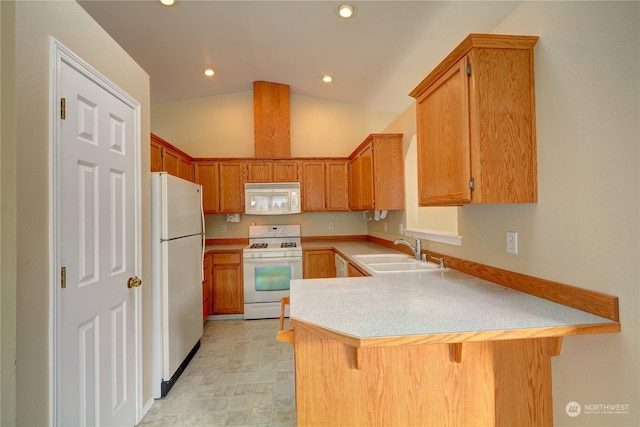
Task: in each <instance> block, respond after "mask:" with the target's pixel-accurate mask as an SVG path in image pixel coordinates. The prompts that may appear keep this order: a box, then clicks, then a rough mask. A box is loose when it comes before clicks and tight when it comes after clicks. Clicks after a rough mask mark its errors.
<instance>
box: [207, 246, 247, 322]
mask: <svg viewBox="0 0 640 427" xmlns="http://www.w3.org/2000/svg"><path fill="white" fill-rule="evenodd" d="M240 255H241V254H239V253H237V252H229V253H216V254H213V274H212V281H213V292H212V295H213V314H238V313H243V312H244V292H243V287H242V264H241V256H240Z"/></svg>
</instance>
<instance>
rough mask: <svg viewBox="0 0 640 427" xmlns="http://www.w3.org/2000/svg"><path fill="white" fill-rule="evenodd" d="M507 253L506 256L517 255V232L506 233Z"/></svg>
mask: <svg viewBox="0 0 640 427" xmlns="http://www.w3.org/2000/svg"><path fill="white" fill-rule="evenodd" d="M507 253H508V254H517V253H518V232H517V231H507Z"/></svg>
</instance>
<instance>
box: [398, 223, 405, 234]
mask: <svg viewBox="0 0 640 427" xmlns="http://www.w3.org/2000/svg"><path fill="white" fill-rule="evenodd" d="M398 234H404V226H403V225H402V224H400V225H399V226H398Z"/></svg>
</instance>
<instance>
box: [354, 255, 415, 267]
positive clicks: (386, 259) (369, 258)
mask: <svg viewBox="0 0 640 427" xmlns="http://www.w3.org/2000/svg"><path fill="white" fill-rule="evenodd" d="M353 257H354V258H355V259H356V260H358V261H360V262H361V263H363V264H367V265H369V264H379V263H398V262H411V260H412V259H413V257H411V256H409V255H405V254H366V255H354V256H353Z"/></svg>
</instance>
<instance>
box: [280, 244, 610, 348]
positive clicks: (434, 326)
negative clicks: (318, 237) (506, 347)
mask: <svg viewBox="0 0 640 427" xmlns="http://www.w3.org/2000/svg"><path fill="white" fill-rule="evenodd" d="M320 245H321V244H320V243H319V244H318V247H321V246H320ZM322 245H323V246H332V247H334V248H335V249H336V250H338V251H339V252H341V253H342V254H343V255H345V256H347V257H349V258H350V259H349V260H350V261H351V262H354V263H355V264H357V265H359V266H360V267H365V266H364V265H363V264H361V263H358V262H357V261H356V260H354V259H353V258H351V257H352V256H353V255H357V254H365V253H393V252H394V251H392V250H390V249H387V248H384V247H382V246H379V245H375V244H372V243H369V242H335V243H332V244H328V243H326V242H324V243H322ZM305 247H307V248H310V247H312V245H305V244H303V248H305ZM290 310H291V311H290V313H291V319H295V320H298V321H302V322H305V323H308V324H311V325H314V326H318V327H320V328H323V329H327V330H330V331H333V332H336V333H338V334H344V335H346V336H350V337H353V338H357V339H365V340H366V339H372V338H380V337H398V336H409V335H416V336H434V337H433V338H434V342H435V341H438V338H437V337H436V336H441V337H442V339H441V340H439V342H458V341H461V340H466V341H472V340H480V339H487V337H491V336H493V337H494V338H493V339H508V338H510V337H511V338H516V337H522V336H525V335H526V336H531V337H533V336H562V335H573V334H577V333H588V332H579V330H585V329H587V328H594V327H595V326H597V325H605V328H607V327H608V326H612V328H614V326H615V325H619V324H618V322H614V321H611V320H608V319H605V318H603V317H599V316H595V315H593V314H590V313H587V312H584V311H580V310H577V309H574V308H571V307H567V306H565V305H562V304H558V303H555V302H552V301H548V300H545V299H543V298H539V297H536V296H532V295H529V294H526V293H523V292H520V291H516V290H513V289H510V288H507V287H504V286H501V285H497V284H494V283H491V282H488V281H486V280H483V279H479V278H476V277H473V276H470V275H467V274H464V273H461V272H459V271H456V270H451V269H447V270H445V271H440V270H435V271H425V272H411V273H397V274H389V273H385V274H379V275H377V276H372V277H357V278H356V277H352V278H336V279H311V280H293V281H291V307H290ZM594 329H597V328H594ZM510 333H513V334H512V335H513V336H510ZM474 336H475V338H474Z"/></svg>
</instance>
